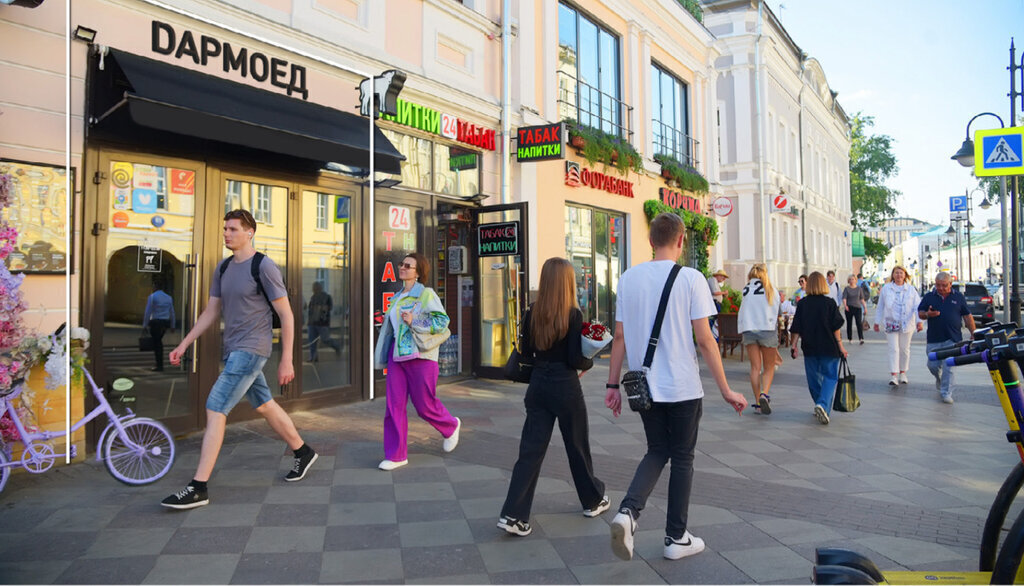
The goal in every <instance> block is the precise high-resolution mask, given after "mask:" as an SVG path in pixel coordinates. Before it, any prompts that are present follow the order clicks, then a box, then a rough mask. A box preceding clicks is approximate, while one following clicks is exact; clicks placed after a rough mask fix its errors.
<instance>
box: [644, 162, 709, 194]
mask: <svg viewBox="0 0 1024 586" xmlns="http://www.w3.org/2000/svg"><path fill="white" fill-rule="evenodd" d="M654 160H655V161H656V162H658V163H661V176H662V177H664V178H665V179H667V180H670V181H674V182H675V183H676V185H678V186H679V188H680V189H682V190H684V191H692V192H694V193H707V192H708V180H707V179H705V178H704V176H703V175H701V174H700V171H698V170H696V169H694V168H693V167H691V166H689V165H685V164H683V163H680V162H679V161H678V160H676V159H675V158H674V157H672V156H670V155H666V154H663V153H658V154H656V155H654Z"/></svg>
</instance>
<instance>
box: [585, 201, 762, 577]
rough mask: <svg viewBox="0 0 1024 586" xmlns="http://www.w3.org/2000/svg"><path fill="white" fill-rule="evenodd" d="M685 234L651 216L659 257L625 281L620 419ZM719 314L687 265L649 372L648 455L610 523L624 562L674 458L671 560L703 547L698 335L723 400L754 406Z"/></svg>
mask: <svg viewBox="0 0 1024 586" xmlns="http://www.w3.org/2000/svg"><path fill="white" fill-rule="evenodd" d="M684 235H685V227H684V225H683V221H682V220H681V219H680V218H679V216H677V215H675V214H671V213H662V214H659V215H658V216H657V217H656V218H654V220H652V221H651V228H650V242H651V246H652V247H653V248H654V260H651V261H648V262H645V263H643V264H640V265H637V266H635V267H633V268H631V269H629V270H627V271H626V272H625V273H623V274H622V277H620V279H619V290H618V298H617V299H616V304H615V312H616V313H615V315H616V324H615V338H614V339H613V341H612V357H611V363H610V365H609V366H610V367H609V371H608V384H607V385H606V386H607V388H608V392H607V394H606V396H605V405H606V406H608V408H609V409H611V410H612V414H613V415H614V416H615V417H618V416H619V413H620V412H621V411H622V395H621V393H620V391H619V375H620V373H621V371H622V362H623V360H624V359H627V358H628V360H629V369H630V370H639V369H640V368H641V366H642V365H643V361H644V355H645V354H646V352H647V343H648V339H649V338H650V336H651V330H652V328H653V326H654V319H655V316H656V315H657V313H658V303H659V301H660V300H661V293H662V290H663V289H664V287H665V282H666V279H667V278H668V275H669V271H670V270H671V269H672V267H673V266H674V265H675V260H676V259H677V258H679V256H680V255H681V254H682V251H683V238H684ZM714 313H715V305H714V302H713V301H712V299H711V291H710V289H709V288H708V285H707V282H706V281H705V280H704V277H703V275H701V273H700V272H698V271H696V270H694V269H691V268H687V267H683V268H682V269H681V270H680V271H679V274H678V276H677V277H676V280H675V283H674V284H673V286H672V292H671V294H670V297H669V301H668V306H667V310H666V311H665V318H664V322H663V324H662V329H661V334H660V336H659V340H658V346H657V349H656V351H655V353H654V360H653V361H652V362H651V367H650V370H649V371H648V373H647V382H648V384H649V385H650V389H651V397H652V399H653V406H652V407H651V408H650V409H649V410H647V411H642V412H641V413H640V418H641V419H642V420H643V422H644V432H645V433H646V435H647V454H646V455H644V458H643V461H641V462H640V465H639V466H638V467H637V470H636V474H635V475H634V477H633V482H632V483H631V484H630V486H629V491H628V492H627V493H626V496H625V498H623V499H622V503H621V504H620V505H619V514H618V515H616V516H615V519H614V520H613V521H612V525H611V531H612V551H614V552H615V554H616V555H617V556H619V557H620V558H622V559H627V560H628V559H631V558H632V557H633V534H634V533H635V532H636V519H637V518H638V517H639V516H640V511H641V510H643V508H644V506H645V505H646V504H647V498H648V496H650V494H651V491H653V490H654V485H655V483H657V481H658V477H659V476H660V475H661V471H662V469H663V468H664V467H665V464H666V463H668V461H669V460H670V459H671V460H672V466H671V476H670V478H669V495H668V514H667V515H666V527H665V534H666V535H665V550H664V555H665V557H666V558H668V559H679V558H682V557H685V556H689V555H694V554H697V553H700V552H701V551H703V550H704V541H703V540H701V539H700V538H698V537H694V536H693V535H692V534H691V533H690V532H689V531H687V529H686V517H687V509H688V508H689V503H690V487H691V485H692V483H693V452H694V447H695V446H696V443H697V427H698V425H699V423H700V417H701V412H702V408H703V407H702V401H701V399H702V397H703V396H704V390H703V388H701V383H700V373H699V370H698V367H697V352H696V348H695V346H694V338H695V337H696V344H697V346H699V347H700V350H701V354H703V356H704V360H705V361H706V362H707V363H708V366H709V368H710V369H711V374H712V376H713V377H714V379H715V383H717V385H718V390H719V392H721V394H722V398H724V399H725V401H726V402H727V403H729V404H730V405H731V406H732V407H733V409H735V410H736V411H737V413H741V414H742V412H743V410H744V409H745V408H746V407H747V401H746V399H744V398H743V396H742V395H741V394H739V393H736V392H734V391H732V390H731V389H730V388H729V383H728V381H726V379H725V370H723V368H722V358H721V356H720V355H719V353H718V344H717V343H716V342H715V338H714V337H713V336H712V335H711V328H710V327H709V326H708V319H707V318H708V317H709V316H711V315H713V314H714Z"/></svg>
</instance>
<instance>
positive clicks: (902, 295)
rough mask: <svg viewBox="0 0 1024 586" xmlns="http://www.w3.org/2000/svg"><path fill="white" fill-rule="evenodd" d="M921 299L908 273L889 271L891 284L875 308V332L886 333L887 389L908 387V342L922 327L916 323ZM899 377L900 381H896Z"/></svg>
mask: <svg viewBox="0 0 1024 586" xmlns="http://www.w3.org/2000/svg"><path fill="white" fill-rule="evenodd" d="M919 303H921V295H920V294H919V293H918V292H917V289H915V288H914V286H913V285H911V284H910V279H908V278H907V270H906V269H904V268H903V267H901V266H899V265H897V266H896V267H894V268H893V269H892V274H891V276H890V281H889V282H888V283H886V284H885V285H884V286H883V287H882V290H881V291H880V292H879V293H878V304H877V305H876V306H875V331H876V332H878V331H883V330H884V331H885V338H886V341H887V342H888V343H889V385H890V386H893V387H895V386H896V385H898V384H907V382H908V381H907V367H908V366H910V338H911V337H912V336H913V335H914V332H915V331H918V332H920V331H921V330H922V329H923V328H924V324H923V323H922V322H921V321H920V320H918V319H917V305H918V304H919ZM897 373H899V378H897Z"/></svg>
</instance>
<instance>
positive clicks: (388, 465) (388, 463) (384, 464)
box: [377, 460, 409, 471]
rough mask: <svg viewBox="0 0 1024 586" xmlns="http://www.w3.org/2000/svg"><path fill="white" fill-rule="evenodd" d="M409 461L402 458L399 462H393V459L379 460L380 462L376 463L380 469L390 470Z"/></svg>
mask: <svg viewBox="0 0 1024 586" xmlns="http://www.w3.org/2000/svg"><path fill="white" fill-rule="evenodd" d="M408 463H409V460H402V461H401V462H395V461H393V460H381V462H380V464H378V465H377V467H378V468H380V469H381V470H387V471H391V470H394V469H395V468H401V467H402V466H405V465H406V464H408Z"/></svg>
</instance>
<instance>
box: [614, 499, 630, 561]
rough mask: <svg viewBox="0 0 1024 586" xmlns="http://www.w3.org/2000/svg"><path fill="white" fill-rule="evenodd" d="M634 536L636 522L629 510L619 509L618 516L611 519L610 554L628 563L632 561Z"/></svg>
mask: <svg viewBox="0 0 1024 586" xmlns="http://www.w3.org/2000/svg"><path fill="white" fill-rule="evenodd" d="M634 534H636V521H635V520H634V519H633V514H632V513H630V512H629V509H627V508H626V507H623V508H621V509H619V514H618V515H615V518H614V519H612V553H614V554H615V555H616V556H618V557H619V559H623V560H626V561H629V560H631V559H633V535H634Z"/></svg>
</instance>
